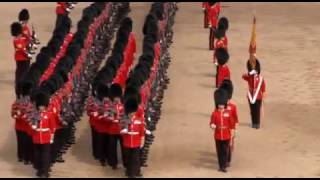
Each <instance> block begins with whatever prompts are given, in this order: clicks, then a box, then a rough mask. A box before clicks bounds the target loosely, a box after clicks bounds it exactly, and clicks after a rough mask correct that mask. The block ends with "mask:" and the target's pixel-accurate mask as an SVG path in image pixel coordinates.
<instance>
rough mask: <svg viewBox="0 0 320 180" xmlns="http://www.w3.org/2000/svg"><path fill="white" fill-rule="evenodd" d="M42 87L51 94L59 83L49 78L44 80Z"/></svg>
mask: <svg viewBox="0 0 320 180" xmlns="http://www.w3.org/2000/svg"><path fill="white" fill-rule="evenodd" d="M40 88H41V89H45V90H47V93H48V94H49V95H52V94H54V93H55V92H56V90H57V84H56V83H55V82H54V81H53V80H52V79H49V80H46V81H44V82H42V83H41V87H40Z"/></svg>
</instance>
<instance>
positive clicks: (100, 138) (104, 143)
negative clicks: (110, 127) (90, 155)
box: [97, 133, 109, 162]
mask: <svg viewBox="0 0 320 180" xmlns="http://www.w3.org/2000/svg"><path fill="white" fill-rule="evenodd" d="M108 141H109V135H108V134H107V133H97V154H98V159H99V160H100V161H103V162H105V161H106V160H107V154H108Z"/></svg>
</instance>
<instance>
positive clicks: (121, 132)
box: [120, 129, 128, 134]
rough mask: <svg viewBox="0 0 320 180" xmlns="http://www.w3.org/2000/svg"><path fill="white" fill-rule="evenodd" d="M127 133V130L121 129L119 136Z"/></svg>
mask: <svg viewBox="0 0 320 180" xmlns="http://www.w3.org/2000/svg"><path fill="white" fill-rule="evenodd" d="M127 133H128V129H121V131H120V134H127Z"/></svg>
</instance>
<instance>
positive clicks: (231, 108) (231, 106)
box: [227, 101, 239, 124]
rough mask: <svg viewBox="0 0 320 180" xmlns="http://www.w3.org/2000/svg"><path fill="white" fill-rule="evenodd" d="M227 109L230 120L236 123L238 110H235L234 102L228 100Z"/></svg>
mask: <svg viewBox="0 0 320 180" xmlns="http://www.w3.org/2000/svg"><path fill="white" fill-rule="evenodd" d="M227 110H228V111H230V115H231V118H232V120H233V121H234V122H235V123H236V124H238V123H239V119H238V111H237V105H236V104H235V103H234V102H231V101H229V102H228V105H227Z"/></svg>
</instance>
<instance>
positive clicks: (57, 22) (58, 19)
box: [56, 14, 67, 28]
mask: <svg viewBox="0 0 320 180" xmlns="http://www.w3.org/2000/svg"><path fill="white" fill-rule="evenodd" d="M64 16H67V15H65V14H57V20H56V28H57V27H59V26H60V24H61V22H62V19H63V17H64Z"/></svg>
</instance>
